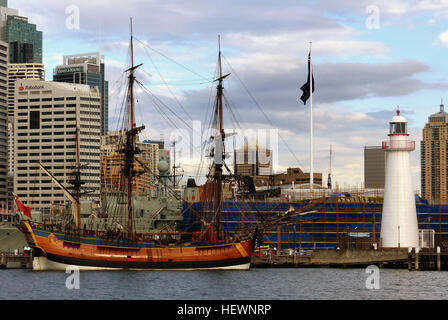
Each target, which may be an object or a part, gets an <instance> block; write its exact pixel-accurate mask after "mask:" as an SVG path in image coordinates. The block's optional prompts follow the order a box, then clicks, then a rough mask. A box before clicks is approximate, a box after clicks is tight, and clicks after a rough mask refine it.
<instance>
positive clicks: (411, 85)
mask: <svg viewBox="0 0 448 320" xmlns="http://www.w3.org/2000/svg"><path fill="white" fill-rule="evenodd" d="M9 7H11V8H15V9H19V13H20V15H23V16H26V17H28V18H29V20H30V22H31V23H35V24H36V25H37V27H38V30H41V31H43V34H44V35H43V36H44V44H43V56H44V64H45V67H46V73H47V74H46V78H47V80H52V74H53V69H54V67H55V66H56V65H58V64H61V62H62V56H63V55H67V54H75V53H84V52H93V51H98V50H99V51H101V53H102V54H103V55H104V57H105V63H106V76H107V79H108V81H109V85H110V94H111V96H110V106H109V108H110V111H109V112H110V122H111V124H110V128H109V129H110V130H116V129H119V128H120V125H119V122H118V118H119V115H120V110H121V107H122V102H123V92H124V91H123V88H124V84H125V80H126V75H125V73H124V70H125V69H126V68H127V67H128V66H129V42H130V41H129V40H130V17H132V18H133V21H134V35H135V61H136V64H139V63H143V66H142V67H141V68H140V69H139V71H138V73H137V76H138V78H139V81H140V82H141V83H142V84H143V85H144V87H140V86H137V100H138V108H137V112H136V114H137V122H138V124H142V123H144V124H145V126H146V130H145V132H144V135H143V136H144V138H147V139H154V140H157V139H159V138H160V134H163V135H164V138H165V139H166V140H169V139H174V138H176V137H177V140H179V141H180V142H179V144H180V146H178V147H179V149H180V150H179V149H178V156H177V162H178V165H180V166H181V167H182V168H183V169H184V171H185V177H189V176H192V177H196V176H199V175H203V174H204V173H205V170H197V169H196V166H197V165H198V164H199V163H201V162H200V160H199V158H200V154H201V144H200V143H199V144H196V145H194V146H193V147H192V148H190V150H188V149H189V148H188V147H186V145H185V143H189V142H190V140H191V141H193V139H194V138H191V136H193V134H194V133H196V134H197V133H198V132H201V133H203V129H204V128H206V127H207V125H208V123H209V118H210V108H211V107H210V105H211V104H212V102H213V95H214V90H216V87H215V86H216V83H214V82H213V80H214V79H215V78H216V67H217V56H218V40H217V39H218V35H220V37H221V48H222V54H223V72H224V73H225V74H227V73H231V75H230V76H229V77H228V78H227V79H226V81H225V83H224V86H225V94H226V97H227V100H226V101H227V102H228V104H229V106H230V108H227V107H226V108H225V110H224V111H225V112H226V114H227V116H226V117H227V118H226V124H227V126H226V128H228V131H229V132H231V131H232V130H234V129H235V128H237V129H240V130H243V131H244V132H250V131H252V132H254V131H257V130H259V131H260V132H261V131H267V132H269V133H268V135H269V134H270V133H272V132H274V133H275V132H278V138H277V141H278V145H277V146H276V147H274V150H276V151H277V153H278V162H277V163H276V164H277V165H276V167H275V170H276V171H278V172H281V171H285V170H286V168H288V167H300V168H301V169H302V170H304V171H306V172H308V171H309V170H310V142H309V135H310V133H309V131H310V124H309V117H310V108H309V105H307V106H304V105H303V103H302V102H300V101H299V97H300V95H301V91H300V87H301V86H302V85H303V84H304V83H305V82H306V77H307V57H308V52H309V50H310V44H309V43H310V42H312V53H313V68H314V77H315V86H316V90H315V92H314V95H313V123H314V170H315V172H321V173H323V174H324V177H326V176H327V174H328V172H329V170H330V145H332V149H333V157H332V166H331V170H332V176H333V182H334V181H336V182H337V183H338V184H339V185H340V186H354V187H358V186H362V183H363V180H364V151H363V150H364V147H365V146H374V145H381V142H382V141H383V140H387V138H388V137H387V131H388V122H389V121H390V119H391V118H392V117H393V116H394V115H395V110H396V109H397V106H399V108H400V110H401V113H402V115H403V116H404V117H406V119H407V120H408V122H409V132H410V134H411V136H410V138H411V139H413V140H416V141H417V143H416V146H417V148H416V151H414V152H413V153H412V170H413V177H414V188H415V189H416V190H419V189H420V156H419V154H420V148H419V145H420V144H419V141H420V140H421V137H422V129H423V127H424V125H425V123H426V122H427V119H428V116H429V115H431V114H433V113H436V112H438V110H439V105H440V103H441V99H444V100H446V101H448V95H447V94H446V92H447V90H446V89H447V88H448V77H447V74H446V70H447V67H448V59H446V55H447V53H448V0H413V1H405V0H377V1H374V0H368V1H367V0H358V1H352V0H316V1H308V0H282V1H274V0H258V1H250V0H226V1H217V0H207V1H205V0H204V1H203V0H200V1H199V0H190V1H181V0H127V1H126V2H125V5H124V4H123V1H121V0H120V1H119V0H95V1H91V0H90V1H87V0H69V1H66V0H40V1H29V0H9ZM144 88H145V89H144ZM193 121H201V127H200V128H199V127H198V126H193ZM276 130H278V131H276ZM187 136H190V138H187ZM273 141H275V139H273ZM182 142H183V143H184V144H182ZM229 143H230V145H231V146H229V147H228V148H229V149H230V148H231V147H232V146H233V144H232V143H234V144H236V142H232V139H230V141H229ZM229 162H230V163H231V159H229ZM325 180H326V179H324V181H325ZM324 184H325V182H324Z"/></svg>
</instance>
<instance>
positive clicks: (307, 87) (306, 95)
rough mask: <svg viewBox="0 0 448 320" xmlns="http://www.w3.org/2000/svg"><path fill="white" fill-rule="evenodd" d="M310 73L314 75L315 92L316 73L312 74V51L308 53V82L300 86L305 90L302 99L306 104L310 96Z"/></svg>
mask: <svg viewBox="0 0 448 320" xmlns="http://www.w3.org/2000/svg"><path fill="white" fill-rule="evenodd" d="M310 75H311V77H312V81H313V92H314V89H315V87H314V75H312V74H311V53H309V54H308V79H307V81H306V83H305V84H304V85H303V86H302V88H300V90H302V91H303V94H302V96H301V97H300V100H302V101H303V104H304V105H306V102H307V100H308V99H309V98H310V78H311V77H310Z"/></svg>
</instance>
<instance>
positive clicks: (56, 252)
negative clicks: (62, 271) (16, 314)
mask: <svg viewBox="0 0 448 320" xmlns="http://www.w3.org/2000/svg"><path fill="white" fill-rule="evenodd" d="M22 231H23V232H24V233H25V236H26V238H27V241H28V243H29V245H30V246H31V247H33V248H35V249H36V250H35V251H36V253H37V255H38V256H39V255H40V256H43V257H45V258H46V259H47V260H49V261H51V262H53V263H56V264H57V265H59V266H60V265H76V266H80V267H85V268H92V269H137V270H210V269H238V270H247V269H249V266H250V260H251V256H252V250H253V241H254V240H253V239H247V240H244V241H241V242H234V243H224V244H212V245H201V246H198V245H183V246H162V245H157V244H155V243H154V242H152V241H143V240H140V241H134V242H130V241H121V242H120V241H117V242H108V243H105V241H104V239H101V238H98V237H95V236H81V237H79V238H78V239H76V241H74V239H72V238H68V237H67V236H66V235H65V234H64V233H62V232H51V231H49V230H46V229H45V228H40V227H39V226H31V225H30V224H29V223H28V222H24V223H23V224H22ZM40 265H46V266H51V265H52V264H51V263H41V264H40ZM40 269H41V270H43V269H53V268H52V267H46V268H43V267H40Z"/></svg>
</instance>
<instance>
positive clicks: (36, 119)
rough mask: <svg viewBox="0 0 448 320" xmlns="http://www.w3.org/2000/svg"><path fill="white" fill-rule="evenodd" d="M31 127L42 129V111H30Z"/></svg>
mask: <svg viewBox="0 0 448 320" xmlns="http://www.w3.org/2000/svg"><path fill="white" fill-rule="evenodd" d="M30 129H40V111H30Z"/></svg>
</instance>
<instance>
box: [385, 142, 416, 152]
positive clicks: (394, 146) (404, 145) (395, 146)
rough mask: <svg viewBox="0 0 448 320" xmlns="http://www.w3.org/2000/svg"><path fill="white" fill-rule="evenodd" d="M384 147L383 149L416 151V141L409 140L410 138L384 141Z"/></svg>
mask: <svg viewBox="0 0 448 320" xmlns="http://www.w3.org/2000/svg"><path fill="white" fill-rule="evenodd" d="M382 148H383V150H390V151H414V150H415V141H408V140H391V141H383V145H382Z"/></svg>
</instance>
